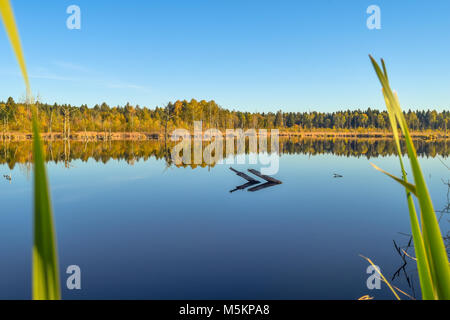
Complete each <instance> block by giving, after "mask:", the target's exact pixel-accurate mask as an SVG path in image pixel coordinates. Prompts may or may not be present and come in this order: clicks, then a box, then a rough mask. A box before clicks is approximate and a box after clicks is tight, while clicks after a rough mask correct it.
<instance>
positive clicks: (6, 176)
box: [3, 174, 12, 182]
mask: <svg viewBox="0 0 450 320" xmlns="http://www.w3.org/2000/svg"><path fill="white" fill-rule="evenodd" d="M3 178H5V179H6V180H8V181H9V182H11V180H12V177H11V175H9V176H8V175H6V174H4V175H3Z"/></svg>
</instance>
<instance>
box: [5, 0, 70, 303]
mask: <svg viewBox="0 0 450 320" xmlns="http://www.w3.org/2000/svg"><path fill="white" fill-rule="evenodd" d="M0 13H1V17H2V20H3V22H4V25H5V28H6V32H7V34H8V37H9V39H10V41H11V45H12V47H13V50H14V53H15V55H16V58H17V60H18V62H19V66H20V69H21V71H22V75H23V78H24V80H25V85H26V90H27V103H31V89H30V83H29V80H28V74H27V70H26V64H25V59H24V55H23V52H22V47H21V44H20V37H19V32H18V30H17V26H16V22H15V19H14V14H13V11H12V8H11V4H10V2H9V0H0ZM32 114H33V116H32V117H33V159H34V217H33V218H34V245H33V253H32V254H33V299H35V300H58V299H61V292H60V283H59V270H58V257H57V250H56V236H55V229H54V225H53V212H52V206H51V201H50V193H49V189H48V182H47V181H48V180H47V172H46V168H45V164H44V151H43V147H42V141H41V137H40V134H39V126H38V122H37V120H36V119H37V110H36V107H35V106H32Z"/></svg>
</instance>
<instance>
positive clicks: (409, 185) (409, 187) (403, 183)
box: [371, 163, 417, 195]
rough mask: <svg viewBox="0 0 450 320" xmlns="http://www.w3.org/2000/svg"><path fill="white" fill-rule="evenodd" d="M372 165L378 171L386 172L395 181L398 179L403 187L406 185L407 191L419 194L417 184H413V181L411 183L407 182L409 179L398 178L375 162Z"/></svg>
mask: <svg viewBox="0 0 450 320" xmlns="http://www.w3.org/2000/svg"><path fill="white" fill-rule="evenodd" d="M371 165H372V167H374V168H375V169H376V170H378V171H380V172H382V173H384V174H385V175H387V176H388V177H391V178H392V179H394V180H395V181H397V182H398V183H400V184H401V185H402V186H403V187H405V189H406V190H407V191H409V192H411V193H412V194H414V195H417V192H416V186H415V185H413V184H411V183H409V182H407V181H404V180H402V179H400V178H397V177H396V176H394V175H392V174H390V173H389V172H386V171H384V170H383V169H381V168H379V167H377V166H376V165H374V164H373V163H371Z"/></svg>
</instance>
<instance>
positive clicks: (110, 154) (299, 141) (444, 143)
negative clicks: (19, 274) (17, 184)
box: [0, 138, 450, 170]
mask: <svg viewBox="0 0 450 320" xmlns="http://www.w3.org/2000/svg"><path fill="white" fill-rule="evenodd" d="M414 145H415V147H416V150H417V154H418V155H419V156H421V157H436V156H441V157H443V158H448V157H449V156H450V140H443V139H441V140H436V141H424V140H414ZM172 146H173V145H166V144H165V143H164V142H163V141H161V140H149V141H108V142H106V141H103V142H81V141H75V142H71V141H61V140H58V141H53V142H52V141H46V142H45V143H44V148H45V156H46V161H47V162H53V163H64V165H65V166H66V167H67V168H70V167H72V165H71V163H72V162H73V161H76V160H80V161H83V162H87V161H89V159H93V160H95V161H97V162H102V163H107V162H109V161H112V160H115V161H126V162H127V163H128V164H130V165H133V164H134V163H135V162H137V161H147V160H148V159H149V158H155V159H158V160H162V161H165V162H166V165H167V166H171V165H172V162H171V157H170V154H171V147H172ZM205 147H206V145H205ZM401 148H402V152H403V153H405V152H406V147H405V144H404V142H403V141H402V142H401ZM245 153H246V154H248V153H249V144H248V141H247V143H246V147H245ZM280 154H281V155H283V154H305V155H317V154H334V155H337V156H344V157H365V158H367V159H370V158H376V157H380V156H382V157H384V156H392V155H396V154H397V149H396V146H395V141H394V140H393V139H313V138H293V139H286V138H281V139H280ZM227 156H228V154H227V153H226V150H225V149H224V154H223V157H224V158H226V157H227ZM31 163H32V142H31V141H26V142H19V141H4V142H0V165H3V164H7V165H8V166H9V168H10V169H11V170H12V169H14V167H15V166H16V164H27V165H30V164H31ZM185 166H186V167H187V166H189V167H192V168H195V167H198V166H200V167H206V166H208V165H207V164H206V163H203V164H202V165H195V164H192V165H185Z"/></svg>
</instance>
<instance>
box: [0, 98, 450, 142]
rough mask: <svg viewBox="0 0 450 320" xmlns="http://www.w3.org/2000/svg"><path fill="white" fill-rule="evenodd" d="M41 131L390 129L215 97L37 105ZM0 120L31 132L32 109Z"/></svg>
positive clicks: (385, 122) (351, 114)
mask: <svg viewBox="0 0 450 320" xmlns="http://www.w3.org/2000/svg"><path fill="white" fill-rule="evenodd" d="M37 106H38V117H39V122H40V125H41V130H42V131H43V132H48V133H52V132H60V133H64V134H65V135H66V136H67V135H70V132H82V131H85V132H87V131H89V132H154V131H158V132H161V131H162V130H163V129H167V128H169V129H170V128H187V129H190V128H192V126H193V122H194V121H200V120H201V121H203V125H204V128H211V127H214V128H218V129H232V128H243V129H248V128H255V129H263V128H266V129H273V128H279V129H284V130H298V131H300V130H315V129H335V130H336V129H337V130H342V129H346V130H357V129H376V130H389V129H390V124H389V119H388V114H387V112H386V111H378V110H372V109H370V108H369V109H367V110H352V111H350V110H347V111H339V112H330V113H325V112H316V111H312V112H282V111H281V110H280V111H278V112H275V113H273V112H267V113H258V112H253V113H252V112H242V111H235V110H228V109H224V108H222V107H220V106H219V105H218V104H217V103H216V102H215V101H205V100H202V101H197V100H194V99H192V100H191V101H186V100H183V101H176V102H175V103H168V104H167V105H166V106H164V107H156V108H154V109H149V108H146V107H140V106H138V105H137V106H132V105H130V104H129V103H128V104H126V105H125V106H113V107H111V106H109V105H107V104H106V103H102V104H100V105H95V106H94V107H92V108H89V107H88V106H87V105H82V106H79V107H77V106H72V105H67V104H62V105H60V104H56V103H55V104H53V105H51V104H46V103H37ZM405 117H406V121H407V122H408V124H409V127H410V128H411V129H412V130H413V131H422V130H439V131H443V132H447V126H448V122H449V119H450V111H443V112H438V111H436V110H427V111H411V110H410V111H407V112H405ZM0 124H1V127H2V131H3V132H30V130H31V110H30V107H29V106H27V105H25V104H23V103H16V102H15V101H14V99H13V98H11V97H10V98H8V100H7V101H6V102H4V101H3V102H0Z"/></svg>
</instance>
